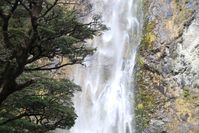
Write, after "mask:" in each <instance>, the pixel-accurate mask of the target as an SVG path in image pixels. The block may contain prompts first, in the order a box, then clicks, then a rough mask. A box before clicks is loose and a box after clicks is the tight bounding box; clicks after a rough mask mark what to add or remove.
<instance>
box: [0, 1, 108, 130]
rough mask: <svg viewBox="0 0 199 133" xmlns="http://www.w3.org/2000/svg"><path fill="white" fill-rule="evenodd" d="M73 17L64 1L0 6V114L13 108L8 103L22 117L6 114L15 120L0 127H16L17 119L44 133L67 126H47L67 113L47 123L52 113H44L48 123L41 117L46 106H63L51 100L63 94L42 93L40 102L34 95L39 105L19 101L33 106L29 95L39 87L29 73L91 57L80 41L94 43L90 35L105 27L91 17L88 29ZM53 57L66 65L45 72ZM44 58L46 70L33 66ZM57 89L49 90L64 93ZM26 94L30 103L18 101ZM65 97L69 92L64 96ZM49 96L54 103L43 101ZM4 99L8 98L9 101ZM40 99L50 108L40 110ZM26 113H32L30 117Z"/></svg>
mask: <svg viewBox="0 0 199 133" xmlns="http://www.w3.org/2000/svg"><path fill="white" fill-rule="evenodd" d="M72 4H74V3H72ZM77 15H78V12H77V11H75V10H72V8H71V6H70V3H69V2H68V0H1V1H0V26H1V28H0V107H1V112H0V113H5V110H8V108H7V109H5V107H9V104H10V103H12V100H15V102H14V101H13V107H14V108H15V107H16V106H17V107H18V109H19V110H18V111H19V112H21V114H20V113H19V112H15V113H12V112H11V113H10V114H12V115H13V114H14V115H15V114H16V116H10V117H9V119H6V118H3V120H5V121H2V122H1V120H2V119H1V120H0V125H4V124H8V123H9V122H10V121H15V120H17V119H21V118H27V119H26V120H28V119H29V121H33V120H34V123H36V124H37V125H40V126H41V125H43V126H45V127H48V128H46V129H45V130H47V129H48V130H52V129H55V128H56V127H64V126H63V125H64V124H66V123H64V122H63V121H61V119H60V121H59V120H57V119H56V121H57V123H54V124H53V125H48V124H49V123H52V121H53V120H55V118H56V117H55V116H56V115H59V114H60V112H62V114H64V113H66V112H63V110H57V112H58V113H57V114H56V113H55V116H54V117H52V118H54V119H50V120H49V119H48V118H50V114H53V113H49V112H48V113H49V116H48V117H47V116H45V115H43V114H46V113H45V111H46V109H48V108H49V107H50V106H51V105H52V106H54V104H56V105H57V106H59V107H60V108H62V106H61V105H62V102H61V103H60V101H59V102H55V101H57V100H55V101H54V100H53V101H54V102H50V101H51V100H52V99H54V98H55V99H57V98H56V96H59V95H61V94H63V93H64V92H61V91H59V95H58V94H57V95H54V94H53V93H52V94H51V93H45V96H43V95H37V100H38V98H39V99H40V100H41V101H40V102H38V101H37V100H36V102H34V104H23V102H24V101H23V102H22V101H20V100H27V101H30V103H31V102H32V101H34V100H35V97H34V95H36V93H35V91H33V88H35V87H40V86H39V85H38V81H36V80H35V78H34V76H33V75H32V77H31V76H30V75H31V74H30V73H35V72H38V71H39V72H40V71H45V70H53V69H59V68H61V67H64V66H67V65H73V64H79V63H82V61H83V60H84V58H85V57H86V56H87V55H88V54H92V53H93V49H88V48H87V47H86V46H85V44H84V43H85V40H86V39H91V38H93V36H94V35H96V34H97V33H98V32H99V31H101V30H103V29H104V28H105V27H104V26H103V25H101V24H100V23H99V21H98V20H99V19H98V17H95V18H94V19H93V20H92V21H91V22H90V23H86V24H85V23H84V24H83V23H81V22H79V21H78V17H77ZM54 57H61V58H67V62H65V63H64V62H59V63H56V64H54V65H51V66H50V65H49V64H53V61H52V60H50V59H52V58H54ZM44 58H45V59H49V60H48V61H46V64H44V63H43V64H41V65H38V63H37V62H38V60H41V59H44ZM24 74H30V75H29V76H28V78H27V76H26V78H25V80H19V79H20V78H21V76H23V75H24ZM42 74H43V73H42ZM40 75H41V72H40ZM45 79H46V78H45ZM40 81H42V80H40ZM45 81H46V80H45ZM48 81H49V82H50V84H52V83H54V82H55V81H52V80H50V79H48ZM42 83H44V82H42ZM45 83H46V85H47V84H48V83H47V82H45ZM67 83H68V84H69V85H70V86H71V87H72V90H74V89H75V88H77V87H76V86H74V85H72V83H69V82H67ZM56 84H58V82H56ZM60 84H61V86H60V85H57V86H56V87H53V88H54V89H55V90H56V88H59V87H61V88H64V87H66V85H63V84H62V82H60ZM40 85H41V82H40ZM24 89H25V90H24ZM45 89H46V90H50V89H51V87H50V86H48V87H45ZM27 90H29V91H28V92H30V94H28V96H30V95H31V96H33V97H34V98H33V99H31V98H32V97H26V98H25V99H24V97H23V98H22V97H21V95H22V93H19V92H18V91H20V92H23V91H24V92H23V93H24V95H25V93H28V92H27ZM46 90H45V91H46ZM16 92H17V93H16ZM47 92H48V91H47ZM67 92H68V91H66V92H65V93H67ZM69 92H70V93H67V94H66V96H68V94H69V95H70V94H71V91H70V89H69ZM15 93H16V94H18V93H19V94H20V96H19V97H17V96H15ZM10 95H12V96H10ZM49 95H50V96H52V97H53V98H52V99H51V100H50V99H48V97H47V96H49ZM8 96H10V97H11V98H10V99H9V98H8ZM38 96H39V97H38ZM13 97H16V98H17V99H14V98H13ZM27 98H28V99H27ZM11 99H12V100H11ZM44 99H45V100H46V99H48V100H50V101H48V100H47V101H48V102H47V103H52V104H50V105H46V104H47V103H46V104H44V103H42V104H44V105H42V106H40V104H41V102H43V101H42V100H44ZM16 100H18V101H17V104H15V103H16ZM35 103H36V104H35ZM37 103H40V104H37ZM22 105H23V107H22ZM36 105H38V106H36ZM30 106H32V107H30ZM33 107H34V108H33ZM30 108H31V110H32V111H30ZM36 108H37V109H38V110H37V109H36ZM60 108H59V109H60ZM63 109H64V108H63ZM35 110H36V112H35ZM39 110H40V111H41V110H43V113H41V112H39ZM27 111H30V112H27ZM22 112H23V113H22ZM17 114H18V115H17ZM33 116H35V119H32V117H33ZM37 116H38V117H37ZM44 116H45V117H44ZM63 117H64V115H63ZM40 119H41V120H40ZM35 121H36V122H35ZM72 121H74V119H72ZM65 122H66V119H65ZM44 123H48V124H44ZM72 123H73V122H72ZM60 124H61V125H62V126H61V125H60ZM69 125H70V124H69ZM71 125H72V124H71ZM71 125H70V126H71ZM45 130H43V131H45ZM30 131H31V130H30ZM43 131H41V132H43ZM13 132H14V131H13ZM24 132H25V131H24Z"/></svg>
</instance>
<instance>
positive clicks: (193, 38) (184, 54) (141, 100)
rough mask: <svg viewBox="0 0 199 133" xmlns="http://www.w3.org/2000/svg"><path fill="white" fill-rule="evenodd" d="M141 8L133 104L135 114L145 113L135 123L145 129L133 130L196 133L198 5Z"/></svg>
mask: <svg viewBox="0 0 199 133" xmlns="http://www.w3.org/2000/svg"><path fill="white" fill-rule="evenodd" d="M145 2H146V3H144V6H145V7H144V8H145V29H144V31H143V41H142V44H141V47H140V55H139V57H138V67H137V68H138V70H137V85H138V86H137V88H138V89H137V98H138V99H137V100H136V106H137V107H136V112H139V111H140V110H139V108H138V107H139V106H138V105H143V107H142V108H143V110H144V111H142V110H141V111H142V115H140V114H139V113H137V115H138V117H137V118H138V119H137V120H136V121H137V123H138V122H141V121H143V120H144V121H145V123H144V124H141V125H138V126H137V128H138V129H139V132H141V131H142V132H144V133H184V132H185V133H198V132H199V1H198V0H146V1H145ZM143 77H144V78H143ZM149 96H151V97H153V98H151V99H153V102H152V103H151V104H152V105H151V104H149V99H148V97H149ZM154 101H155V102H154ZM157 103H158V104H157ZM149 105H150V106H149ZM140 129H142V130H140Z"/></svg>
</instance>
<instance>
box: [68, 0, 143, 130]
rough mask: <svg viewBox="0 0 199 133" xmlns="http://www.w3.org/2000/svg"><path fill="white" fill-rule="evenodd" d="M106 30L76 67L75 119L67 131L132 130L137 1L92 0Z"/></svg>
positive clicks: (138, 20) (138, 25)
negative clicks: (88, 55)
mask: <svg viewBox="0 0 199 133" xmlns="http://www.w3.org/2000/svg"><path fill="white" fill-rule="evenodd" d="M91 3H92V4H93V10H94V12H96V13H98V14H99V13H100V14H101V15H102V20H103V22H104V24H105V25H106V26H107V27H109V28H110V30H108V31H106V32H104V34H103V35H102V36H100V37H96V38H95V39H94V40H93V41H92V44H93V46H94V47H97V52H96V53H95V54H94V55H93V56H91V57H88V58H87V60H88V61H86V65H87V67H86V68H84V70H83V68H81V67H78V68H77V70H76V74H75V82H76V83H77V84H79V85H80V86H81V87H82V91H81V92H80V93H78V94H76V95H75V98H74V104H75V109H76V113H77V115H78V118H77V120H76V124H75V125H74V127H73V128H72V129H71V130H70V133H134V132H135V128H134V125H135V124H134V115H133V114H134V113H133V101H134V99H133V87H134V86H133V70H134V65H135V56H136V49H137V46H138V44H139V42H140V36H141V27H142V21H141V18H142V17H141V16H142V13H141V12H140V11H141V10H140V9H141V8H140V5H141V4H140V3H141V1H140V0H92V2H91Z"/></svg>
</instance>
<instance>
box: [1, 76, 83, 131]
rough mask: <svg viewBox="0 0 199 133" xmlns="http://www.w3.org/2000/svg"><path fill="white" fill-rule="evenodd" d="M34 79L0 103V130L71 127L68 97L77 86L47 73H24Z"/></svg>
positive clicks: (74, 117)
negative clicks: (34, 79) (33, 82)
mask: <svg viewBox="0 0 199 133" xmlns="http://www.w3.org/2000/svg"><path fill="white" fill-rule="evenodd" d="M30 76H32V77H35V78H36V77H37V78H38V80H37V82H36V83H35V84H34V85H32V86H30V87H28V88H27V89H24V90H22V91H19V92H17V93H14V94H12V95H10V96H9V98H8V99H7V100H6V101H5V102H4V104H3V105H2V106H1V111H0V118H1V119H0V132H8V133H12V132H13V133H16V132H19V133H23V132H24V133H25V132H28V133H44V132H46V131H48V130H54V129H55V128H66V127H67V128H70V127H71V126H72V125H73V124H74V121H75V119H76V114H75V113H74V108H73V104H72V101H71V97H72V96H73V93H74V91H79V90H80V88H79V86H77V85H75V84H74V83H72V82H71V81H69V80H66V79H60V80H56V79H53V78H50V76H49V75H48V74H47V73H42V74H41V73H33V74H25V75H23V76H22V77H20V79H18V80H20V81H23V80H26V78H29V77H30Z"/></svg>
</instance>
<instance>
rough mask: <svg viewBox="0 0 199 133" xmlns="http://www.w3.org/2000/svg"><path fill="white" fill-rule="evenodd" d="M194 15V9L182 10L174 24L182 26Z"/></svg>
mask: <svg viewBox="0 0 199 133" xmlns="http://www.w3.org/2000/svg"><path fill="white" fill-rule="evenodd" d="M192 14H193V10H192V9H187V8H186V9H181V11H180V12H179V13H178V15H177V17H176V18H175V20H174V23H175V24H176V25H180V24H181V23H184V22H185V21H186V20H187V17H189V16H191V15H192Z"/></svg>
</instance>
